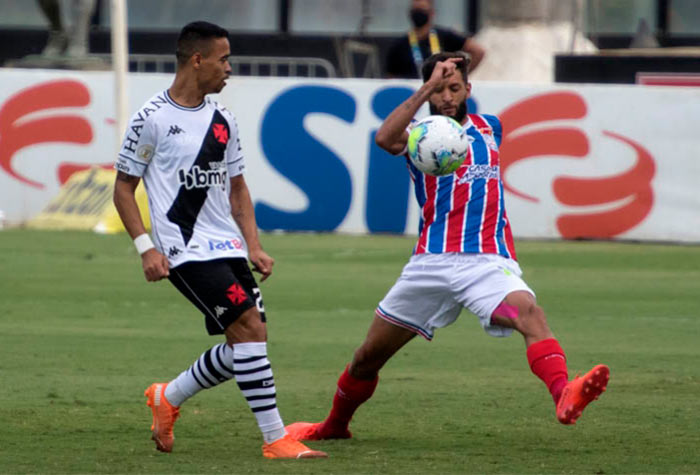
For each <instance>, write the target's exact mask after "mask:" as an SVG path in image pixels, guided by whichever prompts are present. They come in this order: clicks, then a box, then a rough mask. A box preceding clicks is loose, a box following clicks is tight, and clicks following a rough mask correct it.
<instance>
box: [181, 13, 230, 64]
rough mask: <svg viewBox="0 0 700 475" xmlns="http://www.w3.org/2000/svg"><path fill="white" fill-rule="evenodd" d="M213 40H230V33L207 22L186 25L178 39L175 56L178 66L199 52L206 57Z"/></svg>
mask: <svg viewBox="0 0 700 475" xmlns="http://www.w3.org/2000/svg"><path fill="white" fill-rule="evenodd" d="M213 38H226V39H228V31H226V30H224V29H223V28H221V27H220V26H218V25H215V24H213V23H209V22H207V21H193V22H192V23H188V24H187V25H185V26H184V27H183V28H182V30H181V31H180V36H179V37H178V38H177V50H176V51H175V56H176V57H177V63H178V65H183V64H185V63H187V61H189V59H190V58H191V57H192V55H193V54H195V53H197V52H200V53H202V54H203V55H205V56H206V55H207V54H208V52H209V44H208V43H209V42H208V40H211V39H213Z"/></svg>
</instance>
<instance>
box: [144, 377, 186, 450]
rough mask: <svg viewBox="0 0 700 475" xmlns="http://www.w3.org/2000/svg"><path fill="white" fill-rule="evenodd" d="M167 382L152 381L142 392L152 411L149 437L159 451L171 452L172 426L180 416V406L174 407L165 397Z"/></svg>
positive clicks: (173, 437) (173, 438)
mask: <svg viewBox="0 0 700 475" xmlns="http://www.w3.org/2000/svg"><path fill="white" fill-rule="evenodd" d="M167 385H168V384H167V383H153V384H151V385H150V386H149V387H148V389H146V391H145V392H144V393H143V395H144V396H146V397H147V398H148V399H147V401H146V404H147V405H148V407H150V408H151V411H152V412H153V424H152V425H151V431H152V432H153V435H152V436H151V438H152V439H153V440H154V441H155V443H156V448H157V449H158V450H160V451H161V452H172V450H173V441H174V440H175V436H174V435H173V426H174V425H175V421H176V420H177V418H178V417H180V408H179V407H175V406H173V405H172V404H170V403H169V402H168V400H167V399H165V387H166V386H167Z"/></svg>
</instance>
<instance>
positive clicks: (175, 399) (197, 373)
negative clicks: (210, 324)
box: [165, 343, 234, 406]
mask: <svg viewBox="0 0 700 475" xmlns="http://www.w3.org/2000/svg"><path fill="white" fill-rule="evenodd" d="M233 376H234V374H233V349H232V348H231V347H230V346H228V345H227V344H226V343H221V344H219V345H216V346H214V347H212V348H209V349H208V350H207V351H205V352H204V353H202V355H201V356H200V357H199V358H197V360H196V361H195V362H194V363H192V366H190V367H189V368H188V369H187V370H186V371H183V372H182V373H180V375H179V376H178V377H177V378H175V379H173V380H172V381H170V383H168V386H167V387H166V388H165V397H166V399H167V400H168V402H170V404H172V405H173V406H180V405H181V404H182V403H183V402H185V401H186V400H187V399H189V398H191V397H192V396H194V395H195V394H197V393H198V392H199V391H201V390H202V389H209V388H213V387H214V386H217V385H219V384H221V383H225V382H226V381H228V380H230V379H233Z"/></svg>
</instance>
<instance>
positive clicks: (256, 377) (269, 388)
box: [233, 342, 285, 443]
mask: <svg viewBox="0 0 700 475" xmlns="http://www.w3.org/2000/svg"><path fill="white" fill-rule="evenodd" d="M233 373H234V374H235V377H236V383H238V387H239V388H240V389H241V392H242V393H243V396H245V398H246V400H247V401H248V405H249V406H250V409H251V410H252V411H253V414H255V418H256V419H257V421H258V427H260V431H261V432H262V434H263V438H264V439H265V442H267V443H271V442H274V441H275V440H277V439H281V438H282V437H284V434H285V430H284V423H283V422H282V418H281V417H280V413H279V410H278V409H277V400H276V393H275V379H274V377H273V376H272V369H271V368H270V362H269V361H268V359H267V344H266V343H265V342H256V343H237V344H234V345H233Z"/></svg>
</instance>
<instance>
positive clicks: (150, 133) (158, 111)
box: [114, 91, 247, 267]
mask: <svg viewBox="0 0 700 475" xmlns="http://www.w3.org/2000/svg"><path fill="white" fill-rule="evenodd" d="M114 167H115V168H116V169H117V170H118V171H121V172H124V173H126V174H129V175H133V176H138V177H142V178H143V182H144V185H145V187H146V193H147V194H148V205H149V207H150V213H151V226H152V230H153V233H152V234H153V238H154V243H155V245H156V247H157V248H158V250H159V251H160V252H161V253H163V254H165V255H166V256H168V260H169V261H170V266H171V267H175V266H177V265H179V264H182V263H183V262H189V261H209V260H212V259H220V258H224V257H244V258H246V257H247V250H246V246H245V242H244V240H243V238H242V237H241V235H240V232H239V231H238V228H237V226H236V225H235V223H234V221H233V218H232V217H231V205H230V203H229V191H230V182H229V180H230V179H231V178H232V177H234V176H237V175H240V174H242V173H243V171H244V169H245V163H244V160H243V154H242V152H241V146H240V141H239V137H238V127H237V125H236V121H235V118H234V117H233V114H231V113H230V112H229V111H228V110H226V108H224V107H223V106H221V105H219V104H217V103H216V102H215V101H212V100H211V99H209V98H205V100H204V101H203V102H202V104H200V105H199V106H197V107H192V108H189V107H183V106H181V105H179V104H177V103H176V102H175V101H173V100H172V98H171V97H170V96H169V94H168V91H163V92H161V93H158V94H156V95H155V96H153V97H152V98H151V99H149V100H148V101H147V102H146V103H145V104H144V106H143V107H142V108H141V109H139V111H138V112H136V114H134V116H133V117H132V118H131V120H130V121H129V125H128V127H127V130H126V134H125V136H124V142H123V143H122V146H121V149H120V150H119V156H118V159H117V162H116V164H115V165H114Z"/></svg>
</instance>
